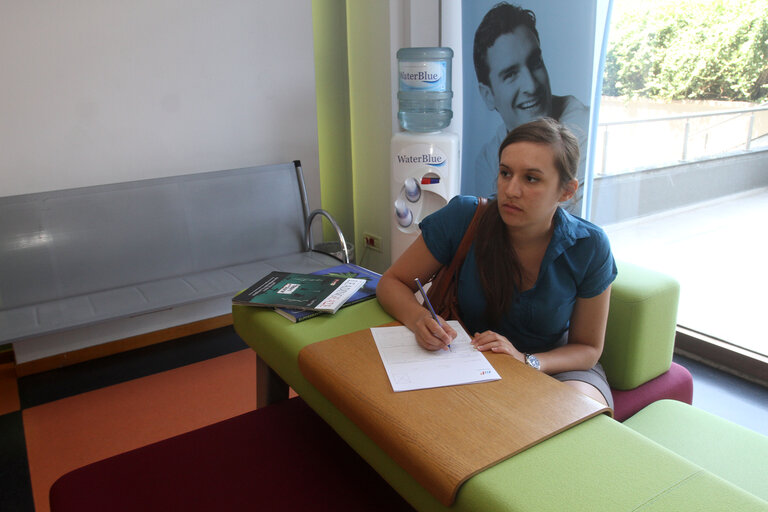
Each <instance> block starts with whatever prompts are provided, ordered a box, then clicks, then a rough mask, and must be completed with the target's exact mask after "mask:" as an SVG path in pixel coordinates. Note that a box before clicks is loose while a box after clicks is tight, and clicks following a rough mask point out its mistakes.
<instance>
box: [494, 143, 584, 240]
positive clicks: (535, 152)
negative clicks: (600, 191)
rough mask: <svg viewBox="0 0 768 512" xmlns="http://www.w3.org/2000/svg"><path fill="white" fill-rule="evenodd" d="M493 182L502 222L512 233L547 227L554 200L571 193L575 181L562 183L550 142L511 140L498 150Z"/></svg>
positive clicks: (555, 201) (550, 221)
mask: <svg viewBox="0 0 768 512" xmlns="http://www.w3.org/2000/svg"><path fill="white" fill-rule="evenodd" d="M496 185H497V187H498V206H499V213H500V214H501V218H502V219H503V220H504V223H505V224H506V225H507V226H508V228H509V229H510V230H512V231H513V233H514V232H519V231H520V230H526V231H530V232H531V233H532V234H533V233H536V232H537V231H539V230H541V231H542V232H544V231H546V230H548V229H549V228H550V226H551V223H552V217H553V216H554V214H555V210H556V209H557V205H558V203H560V202H561V201H567V200H568V199H570V198H571V196H573V194H574V192H576V188H577V187H578V181H576V180H571V181H570V182H569V183H567V184H566V186H565V187H563V185H562V184H561V182H560V173H559V172H558V170H557V168H556V167H555V159H554V152H553V151H552V148H551V147H550V146H548V145H546V144H538V143H534V142H515V143H512V144H510V145H509V146H507V147H505V148H504V150H503V151H502V152H501V158H500V161H499V176H498V179H497V182H496Z"/></svg>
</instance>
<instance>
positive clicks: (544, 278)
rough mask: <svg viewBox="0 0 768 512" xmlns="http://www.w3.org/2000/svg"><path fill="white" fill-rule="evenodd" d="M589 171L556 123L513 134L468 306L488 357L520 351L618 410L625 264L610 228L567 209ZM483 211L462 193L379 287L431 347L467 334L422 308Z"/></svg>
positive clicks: (473, 251) (462, 286) (486, 220)
mask: <svg viewBox="0 0 768 512" xmlns="http://www.w3.org/2000/svg"><path fill="white" fill-rule="evenodd" d="M578 162H579V146H578V141H577V139H576V138H575V137H574V135H573V134H572V133H571V132H570V131H568V129H567V128H565V127H564V126H563V125H561V124H559V123H558V122H557V121H554V120H552V119H542V120H539V121H533V122H530V123H527V124H524V125H521V126H519V127H517V128H515V129H514V130H512V131H511V132H510V133H509V135H507V137H506V138H505V139H504V141H503V142H502V143H501V147H500V148H499V174H498V178H497V189H498V190H497V196H496V198H495V199H493V200H491V201H489V202H488V205H487V206H486V207H485V210H484V211H483V212H482V217H481V218H480V224H479V226H478V229H477V232H476V236H475V240H474V242H473V244H472V246H471V247H470V250H469V252H468V253H467V257H466V259H465V261H464V264H463V265H462V267H461V269H460V271H459V287H458V302H459V309H460V311H461V320H462V322H463V323H464V325H465V326H466V327H467V329H468V331H469V333H470V335H472V343H473V345H474V346H475V347H476V348H477V349H478V350H481V351H487V350H490V351H493V352H500V353H505V354H508V355H509V356H511V357H514V358H515V359H517V360H519V361H521V362H523V363H525V364H528V365H530V366H533V367H534V368H537V369H539V370H541V371H543V372H545V373H547V374H550V375H552V376H553V377H555V378H557V379H558V380H561V381H563V382H566V383H567V384H569V385H571V386H573V387H575V388H576V389H578V390H579V391H581V392H582V393H584V394H586V395H587V396H590V397H591V398H594V399H595V400H597V401H599V402H600V403H603V404H606V405H608V406H610V407H612V406H613V399H612V397H611V392H610V387H609V386H608V382H607V381H606V378H605V372H604V371H603V369H602V367H601V366H600V364H599V363H598V359H599V358H600V354H601V353H602V349H603V340H604V337H605V326H606V321H607V318H608V301H609V297H610V287H611V283H612V282H613V280H614V279H615V277H616V265H615V263H614V259H613V255H612V254H611V249H610V245H609V243H608V238H607V237H606V235H605V233H604V232H603V230H602V229H600V228H599V227H597V226H595V225H594V224H591V223H589V222H587V221H585V220H583V219H580V218H578V217H575V216H572V215H570V214H569V213H567V212H566V211H564V210H563V209H562V208H560V207H559V203H561V202H563V201H567V200H568V199H569V198H571V197H572V196H573V194H574V193H575V192H576V189H577V187H578V182H577V181H576V178H575V176H576V167H577V165H578ZM477 205H478V200H477V198H475V197H471V196H457V197H455V198H453V199H452V200H451V201H450V202H449V203H448V204H447V205H446V206H445V207H444V208H442V209H440V210H439V211H437V212H435V213H433V214H432V215H430V216H428V217H427V218H425V219H424V220H423V221H422V222H421V224H420V225H419V226H420V228H421V235H420V236H419V238H418V239H416V241H415V242H414V243H413V244H412V245H411V246H410V247H409V248H408V249H407V250H406V251H405V253H403V255H402V256H401V257H400V258H398V260H397V261H396V262H395V263H394V264H393V265H392V266H391V267H390V268H389V270H387V271H386V272H385V273H384V275H383V276H382V278H381V280H380V282H379V285H378V287H377V297H378V299H379V302H380V303H381V304H382V306H383V307H384V309H385V310H386V311H387V312H389V313H390V314H391V315H392V316H394V317H395V318H397V319H398V320H399V321H400V322H402V323H403V324H404V325H406V326H407V327H408V328H409V329H410V330H411V331H413V332H414V333H415V335H416V339H417V340H418V342H419V344H420V345H421V346H422V347H424V348H425V349H427V350H439V349H444V348H446V346H447V345H448V343H450V341H451V340H452V339H453V338H454V337H455V336H456V332H455V331H454V330H453V329H451V328H450V326H448V325H447V324H444V327H441V325H440V324H438V323H437V322H435V320H434V319H433V318H432V316H431V315H430V313H429V311H428V310H427V309H425V308H424V307H423V306H421V305H420V304H419V302H418V301H417V300H416V298H415V296H414V292H415V291H416V289H417V287H416V284H415V282H414V279H415V278H419V279H420V280H421V281H422V282H426V281H428V280H429V279H430V277H431V276H433V275H434V274H435V272H437V270H438V269H439V268H440V267H441V266H442V265H448V264H449V263H450V261H451V259H452V258H453V255H454V254H455V252H456V250H457V248H458V246H459V243H460V242H461V239H462V237H463V236H464V233H465V231H466V230H467V227H468V226H469V223H470V221H471V220H472V217H473V215H474V213H475V210H476V208H477Z"/></svg>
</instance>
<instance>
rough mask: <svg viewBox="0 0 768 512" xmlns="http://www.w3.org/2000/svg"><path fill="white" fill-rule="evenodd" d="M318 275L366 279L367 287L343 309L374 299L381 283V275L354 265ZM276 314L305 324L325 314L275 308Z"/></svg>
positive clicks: (346, 265) (318, 273) (349, 300)
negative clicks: (377, 287)
mask: <svg viewBox="0 0 768 512" xmlns="http://www.w3.org/2000/svg"><path fill="white" fill-rule="evenodd" d="M312 274H316V275H330V276H333V277H353V278H355V279H365V285H364V286H363V287H362V288H360V289H359V290H358V291H356V292H355V293H354V294H353V295H352V296H351V297H350V298H349V299H347V302H345V303H344V304H343V305H342V307H344V308H345V307H347V306H351V305H352V304H357V303H358V302H362V301H364V300H369V299H372V298H374V297H375V296H376V285H378V283H379V279H380V278H381V274H379V273H378V272H374V271H373V270H369V269H367V268H364V267H361V266H358V265H355V264H354V263H342V264H341V265H336V266H335V267H329V268H324V269H322V270H318V271H316V272H312ZM275 312H276V313H278V314H280V315H282V316H284V317H285V318H287V319H288V320H290V321H291V322H303V321H304V320H308V319H310V318H314V317H316V316H318V315H322V314H323V313H322V312H320V311H306V310H302V309H289V308H275Z"/></svg>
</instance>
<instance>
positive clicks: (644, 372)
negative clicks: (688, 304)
mask: <svg viewBox="0 0 768 512" xmlns="http://www.w3.org/2000/svg"><path fill="white" fill-rule="evenodd" d="M616 264H617V267H618V269H619V274H618V276H617V277H616V280H615V281H614V283H613V287H612V289H611V305H610V311H609V313H608V325H607V327H606V332H605V346H604V348H603V355H602V357H601V358H600V362H601V363H602V365H603V367H604V368H605V373H606V375H607V377H608V382H609V383H610V384H611V386H612V387H613V388H615V389H622V390H627V389H634V388H636V387H637V386H639V385H641V384H644V383H646V382H648V381H649V380H651V379H653V378H655V377H658V376H659V375H661V374H662V373H664V372H666V371H667V370H669V367H670V365H671V363H672V352H673V349H674V345H675V331H676V327H677V303H678V298H679V295H680V284H679V283H678V282H677V280H675V279H674V278H672V277H670V276H668V275H665V274H662V273H661V272H658V271H655V270H651V269H648V268H644V267H641V266H638V265H633V264H631V263H627V262H616Z"/></svg>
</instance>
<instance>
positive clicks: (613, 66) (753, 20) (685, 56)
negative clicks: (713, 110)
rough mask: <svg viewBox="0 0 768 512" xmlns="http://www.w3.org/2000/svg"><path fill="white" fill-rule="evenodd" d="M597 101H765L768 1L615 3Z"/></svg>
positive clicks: (628, 0)
mask: <svg viewBox="0 0 768 512" xmlns="http://www.w3.org/2000/svg"><path fill="white" fill-rule="evenodd" d="M610 30H611V32H610V37H609V46H608V52H607V54H606V63H605V75H604V80H603V94H604V95H606V96H626V97H646V98H651V99H661V100H731V101H753V102H757V101H763V100H765V99H768V0H644V1H642V2H640V1H637V0H614V8H613V16H612V24H611V29H610Z"/></svg>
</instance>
